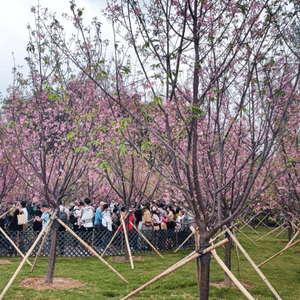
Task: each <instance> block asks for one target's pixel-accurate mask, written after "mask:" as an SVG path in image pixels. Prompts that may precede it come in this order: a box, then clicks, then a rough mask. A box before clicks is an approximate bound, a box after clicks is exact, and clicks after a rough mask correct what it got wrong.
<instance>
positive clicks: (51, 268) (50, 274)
mask: <svg viewBox="0 0 300 300" xmlns="http://www.w3.org/2000/svg"><path fill="white" fill-rule="evenodd" d="M57 232H58V228H55V229H53V230H52V241H51V249H50V257H49V262H48V269H47V275H46V278H45V282H46V283H48V284H52V283H53V277H54V268H55V259H56V246H57Z"/></svg>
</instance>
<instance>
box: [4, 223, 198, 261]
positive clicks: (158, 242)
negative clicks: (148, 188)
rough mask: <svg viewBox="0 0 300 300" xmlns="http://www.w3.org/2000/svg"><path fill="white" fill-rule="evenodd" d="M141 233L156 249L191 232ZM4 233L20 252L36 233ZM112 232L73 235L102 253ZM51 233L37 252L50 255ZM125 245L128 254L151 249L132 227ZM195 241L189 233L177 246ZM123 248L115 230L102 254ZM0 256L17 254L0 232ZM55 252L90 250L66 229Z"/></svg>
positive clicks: (166, 247) (67, 253)
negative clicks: (128, 249) (128, 246)
mask: <svg viewBox="0 0 300 300" xmlns="http://www.w3.org/2000/svg"><path fill="white" fill-rule="evenodd" d="M141 232H142V233H143V235H144V236H145V237H146V238H147V239H148V240H149V241H150V243H151V244H152V245H153V246H154V247H155V248H156V249H157V250H158V251H170V250H175V249H177V247H179V245H181V243H183V241H184V240H185V239H186V238H187V237H188V236H189V235H190V233H191V231H190V230H189V231H183V230H158V231H154V230H144V231H141ZM5 233H6V234H7V235H8V236H9V238H10V239H12V240H13V242H14V243H15V244H16V245H17V246H18V248H19V249H20V250H21V251H22V253H26V252H27V251H28V250H29V249H30V247H31V246H32V244H33V243H34V241H35V239H36V238H37V236H38V234H39V232H36V231H33V230H32V228H31V227H29V228H28V229H27V230H26V231H21V232H19V231H10V230H5ZM114 233H115V232H110V231H96V230H93V231H91V232H86V231H85V232H83V231H78V232H76V234H78V236H79V237H80V238H81V239H83V240H84V241H85V242H86V243H88V244H89V245H90V246H91V247H92V248H93V249H94V250H95V251H96V252H97V253H99V254H102V253H103V251H104V249H105V248H106V246H107V245H108V243H109V242H110V240H111V238H112V237H113V235H114ZM51 239H52V234H51V232H50V234H49V235H48V237H47V239H46V242H45V244H44V246H43V249H42V252H41V255H42V256H48V255H49V254H50V246H51ZM41 241H42V239H41V240H40V241H39V243H38V244H37V246H36V247H35V249H34V251H33V252H32V254H31V255H32V256H35V255H36V253H37V252H38V249H39V248H40V244H41ZM129 244H130V248H131V252H132V253H139V252H147V251H153V249H152V248H151V247H150V246H149V245H148V244H147V243H146V241H145V240H144V239H143V238H142V236H141V235H140V234H139V233H138V232H137V231H136V230H135V229H132V230H130V231H129ZM194 246H195V241H194V237H193V236H192V237H191V238H190V239H189V240H188V241H187V242H186V243H185V244H184V245H183V247H182V248H181V249H187V248H194ZM125 247H126V242H125V236H124V232H123V231H119V232H118V233H117V235H116V236H115V238H114V240H113V242H112V243H111V245H110V246H109V248H108V250H107V251H106V252H105V255H119V254H124V252H125ZM0 255H8V256H9V255H19V254H18V252H17V251H16V250H15V248H14V247H13V246H12V244H11V243H10V242H9V241H8V239H7V238H6V237H5V236H4V235H3V234H2V233H1V232H0ZM57 255H59V256H69V257H78V256H89V255H91V253H90V252H89V251H87V250H86V248H85V247H84V246H83V245H82V244H81V243H80V242H79V241H78V240H77V239H76V238H75V237H74V236H73V235H72V234H71V233H69V232H68V231H59V232H58V239H57Z"/></svg>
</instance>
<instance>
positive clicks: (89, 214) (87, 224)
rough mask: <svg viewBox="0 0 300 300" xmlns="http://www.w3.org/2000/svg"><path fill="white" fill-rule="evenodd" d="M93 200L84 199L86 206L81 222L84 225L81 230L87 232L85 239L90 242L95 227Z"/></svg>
mask: <svg viewBox="0 0 300 300" xmlns="http://www.w3.org/2000/svg"><path fill="white" fill-rule="evenodd" d="M91 202H92V201H91V200H90V199H89V198H85V199H84V203H85V205H84V207H83V209H82V213H81V223H82V226H81V228H80V231H81V232H83V233H85V234H84V235H85V241H86V242H87V243H88V244H91V242H92V231H93V229H94V224H93V218H94V208H93V206H92V205H91Z"/></svg>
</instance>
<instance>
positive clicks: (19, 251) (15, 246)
mask: <svg viewBox="0 0 300 300" xmlns="http://www.w3.org/2000/svg"><path fill="white" fill-rule="evenodd" d="M0 231H1V232H2V234H3V235H4V236H5V237H6V239H7V240H8V241H9V242H10V243H11V244H12V245H13V246H14V248H15V249H16V250H17V251H18V253H19V254H20V255H21V256H22V257H23V258H24V257H25V256H24V254H23V253H22V251H21V250H20V249H19V248H18V247H17V245H16V244H15V243H14V241H13V240H12V239H11V238H10V237H9V236H8V235H7V234H6V232H5V231H4V230H3V229H2V228H1V227H0ZM26 262H27V263H28V264H29V265H30V266H31V267H32V264H31V262H30V261H29V260H28V259H26Z"/></svg>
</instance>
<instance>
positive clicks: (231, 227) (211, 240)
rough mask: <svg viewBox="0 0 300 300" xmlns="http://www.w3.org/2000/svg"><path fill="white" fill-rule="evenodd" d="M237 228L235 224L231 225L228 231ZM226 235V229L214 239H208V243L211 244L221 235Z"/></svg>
mask: <svg viewBox="0 0 300 300" xmlns="http://www.w3.org/2000/svg"><path fill="white" fill-rule="evenodd" d="M236 226H237V224H233V225H232V226H230V227H229V229H233V228H235V227H236ZM225 233H226V229H224V230H223V231H221V232H220V233H219V234H218V235H216V236H215V237H214V238H212V239H210V241H209V242H210V243H213V242H214V241H215V240H216V239H218V238H219V237H220V236H221V235H224V234H225Z"/></svg>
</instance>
